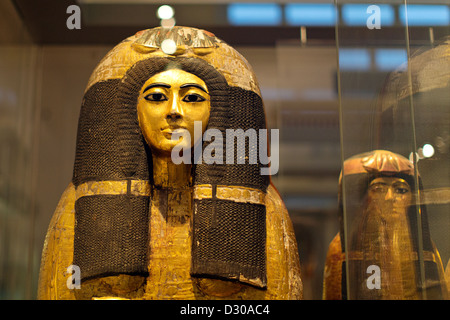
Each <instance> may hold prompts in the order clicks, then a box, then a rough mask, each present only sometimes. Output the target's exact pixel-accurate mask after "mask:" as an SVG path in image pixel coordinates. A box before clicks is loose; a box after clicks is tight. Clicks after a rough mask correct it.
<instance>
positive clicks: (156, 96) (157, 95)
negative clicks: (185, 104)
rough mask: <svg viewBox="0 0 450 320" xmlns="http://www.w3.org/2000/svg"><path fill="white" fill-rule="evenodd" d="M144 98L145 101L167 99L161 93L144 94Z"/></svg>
mask: <svg viewBox="0 0 450 320" xmlns="http://www.w3.org/2000/svg"><path fill="white" fill-rule="evenodd" d="M144 99H145V100H147V101H156V102H160V101H167V97H166V96H165V95H164V94H162V93H151V94H148V95H146V96H145V97H144Z"/></svg>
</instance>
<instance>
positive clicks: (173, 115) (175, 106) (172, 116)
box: [167, 98, 183, 120]
mask: <svg viewBox="0 0 450 320" xmlns="http://www.w3.org/2000/svg"><path fill="white" fill-rule="evenodd" d="M182 117H183V110H182V108H181V106H180V105H179V103H178V101H177V99H176V98H174V99H172V104H171V106H170V111H169V114H168V115H167V120H178V119H181V118H182Z"/></svg>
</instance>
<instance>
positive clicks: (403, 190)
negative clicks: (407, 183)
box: [394, 186, 410, 195]
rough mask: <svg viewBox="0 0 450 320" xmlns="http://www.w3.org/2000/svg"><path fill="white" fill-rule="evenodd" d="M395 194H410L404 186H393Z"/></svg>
mask: <svg viewBox="0 0 450 320" xmlns="http://www.w3.org/2000/svg"><path fill="white" fill-rule="evenodd" d="M394 188H395V193H397V194H402V195H403V194H406V193H408V192H410V190H409V188H407V187H404V186H395V187H394Z"/></svg>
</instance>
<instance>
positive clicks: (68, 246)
mask: <svg viewBox="0 0 450 320" xmlns="http://www.w3.org/2000/svg"><path fill="white" fill-rule="evenodd" d="M74 221H75V187H74V186H73V185H72V183H71V184H70V185H69V186H68V187H67V188H66V190H65V191H64V193H63V195H62V196H61V200H60V201H59V203H58V206H57V208H56V210H55V213H54V214H53V217H52V220H51V221H50V225H49V228H48V231H47V234H46V237H45V242H44V247H43V251H42V258H41V269H40V273H39V284H38V299H44V300H67V299H75V292H74V291H73V290H68V289H67V279H68V277H69V275H68V274H66V270H67V268H68V267H69V266H70V265H71V264H72V260H73V237H74Z"/></svg>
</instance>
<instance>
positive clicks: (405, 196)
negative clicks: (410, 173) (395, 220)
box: [368, 177, 412, 215]
mask: <svg viewBox="0 0 450 320" xmlns="http://www.w3.org/2000/svg"><path fill="white" fill-rule="evenodd" d="M411 198H412V196H411V188H410V186H409V184H408V183H407V182H406V181H405V180H403V179H400V178H389V177H382V178H376V179H374V180H372V182H371V183H370V185H369V191H368V201H369V203H370V204H371V205H372V206H375V207H377V208H378V209H379V210H380V211H381V212H382V214H383V215H395V214H406V211H407V208H408V207H409V206H410V205H411Z"/></svg>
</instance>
